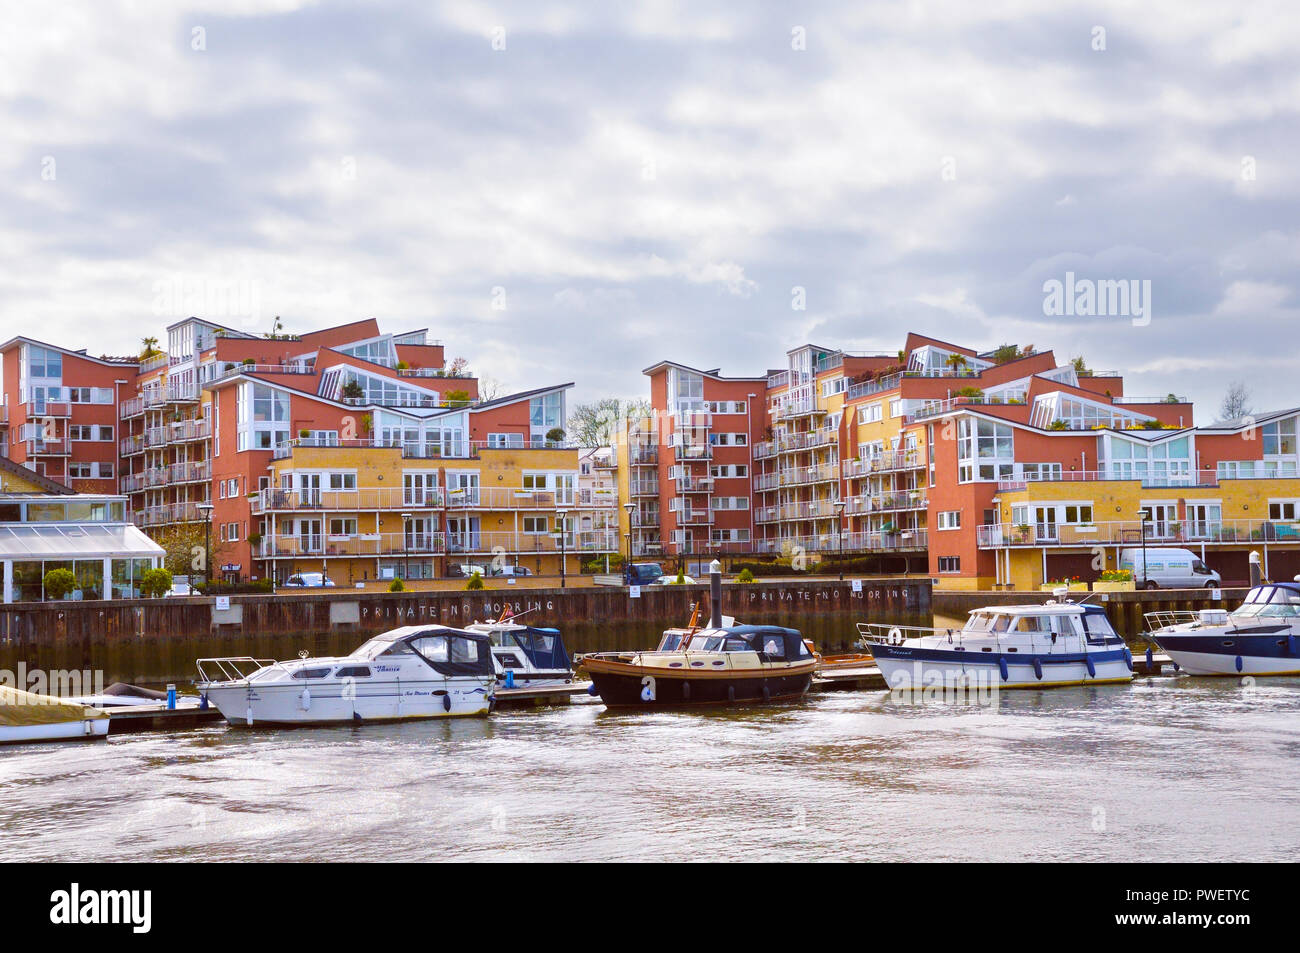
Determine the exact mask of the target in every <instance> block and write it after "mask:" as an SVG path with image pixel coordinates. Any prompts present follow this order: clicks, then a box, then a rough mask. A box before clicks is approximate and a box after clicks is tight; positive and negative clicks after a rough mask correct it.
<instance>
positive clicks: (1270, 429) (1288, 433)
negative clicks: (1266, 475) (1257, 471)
mask: <svg viewBox="0 0 1300 953" xmlns="http://www.w3.org/2000/svg"><path fill="white" fill-rule="evenodd" d="M1295 421H1296V419H1295V418H1294V417H1290V418H1288V419H1286V420H1277V421H1274V422H1273V423H1271V424H1264V425H1263V426H1262V427H1260V428H1259V433H1260V437H1261V438H1262V439H1263V443H1264V456H1266V457H1269V456H1279V455H1281V454H1293V453H1295V447H1296V444H1295Z"/></svg>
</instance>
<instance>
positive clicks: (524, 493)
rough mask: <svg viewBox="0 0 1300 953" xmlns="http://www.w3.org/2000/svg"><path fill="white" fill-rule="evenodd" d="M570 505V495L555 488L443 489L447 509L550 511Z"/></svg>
mask: <svg viewBox="0 0 1300 953" xmlns="http://www.w3.org/2000/svg"><path fill="white" fill-rule="evenodd" d="M573 505H574V494H573V493H572V491H570V492H556V491H555V490H523V489H513V488H510V487H498V486H492V487H478V488H474V487H470V488H461V489H448V490H447V509H449V510H463V509H478V510H554V509H557V508H559V507H571V506H573Z"/></svg>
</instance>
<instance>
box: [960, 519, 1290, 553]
mask: <svg viewBox="0 0 1300 953" xmlns="http://www.w3.org/2000/svg"><path fill="white" fill-rule="evenodd" d="M977 531H978V545H979V546H980V548H981V549H1008V548H1016V547H1025V548H1039V547H1049V548H1051V547H1062V548H1064V547H1070V548H1080V547H1090V546H1141V545H1142V536H1143V534H1142V523H1141V521H1140V520H1114V521H1105V522H1097V523H1019V524H1013V523H994V524H992V525H989V526H979V527H977ZM1255 542H1269V543H1282V544H1291V545H1295V544H1300V522H1280V521H1273V520H1202V521H1197V520H1193V521H1190V522H1174V521H1157V522H1148V523H1147V525H1146V544H1147V545H1148V546H1167V545H1171V544H1188V545H1195V546H1200V545H1201V544H1205V545H1207V546H1231V545H1241V544H1243V543H1255Z"/></svg>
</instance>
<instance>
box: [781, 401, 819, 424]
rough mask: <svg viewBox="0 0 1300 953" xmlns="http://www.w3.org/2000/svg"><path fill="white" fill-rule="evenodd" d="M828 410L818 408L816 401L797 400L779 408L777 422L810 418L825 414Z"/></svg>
mask: <svg viewBox="0 0 1300 953" xmlns="http://www.w3.org/2000/svg"><path fill="white" fill-rule="evenodd" d="M824 413H826V409H825V408H824V407H818V406H817V402H816V401H812V400H797V401H789V402H788V403H783V404H781V405H780V406H779V407H778V408H777V412H776V417H777V420H793V419H796V418H798V417H809V416H812V415H814V414H824Z"/></svg>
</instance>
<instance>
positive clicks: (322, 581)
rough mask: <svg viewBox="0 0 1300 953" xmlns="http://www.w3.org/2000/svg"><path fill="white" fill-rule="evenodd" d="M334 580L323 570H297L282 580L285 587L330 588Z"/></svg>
mask: <svg viewBox="0 0 1300 953" xmlns="http://www.w3.org/2000/svg"><path fill="white" fill-rule="evenodd" d="M333 585H334V580H332V579H330V577H329V576H327V575H325V574H324V573H323V572H297V573H294V574H293V575H292V576H290V577H289V578H288V579H286V580H285V581H284V588H285V589H320V588H331V587H333Z"/></svg>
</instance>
